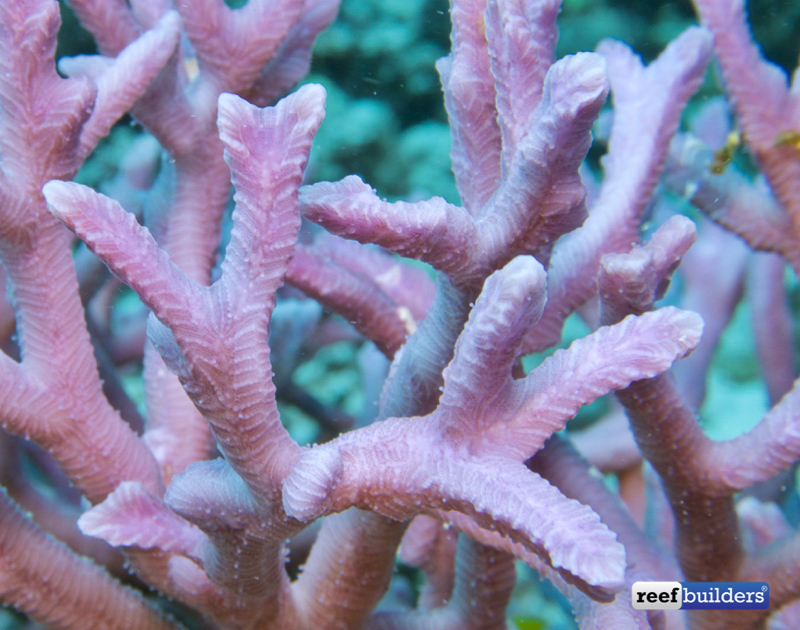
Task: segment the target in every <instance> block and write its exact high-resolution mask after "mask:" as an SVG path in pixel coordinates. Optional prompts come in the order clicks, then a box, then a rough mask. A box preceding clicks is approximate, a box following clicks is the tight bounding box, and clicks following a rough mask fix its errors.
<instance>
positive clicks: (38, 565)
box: [0, 490, 178, 630]
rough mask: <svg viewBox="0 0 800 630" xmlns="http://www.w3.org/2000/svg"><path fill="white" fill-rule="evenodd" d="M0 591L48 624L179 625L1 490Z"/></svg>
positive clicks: (133, 629)
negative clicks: (53, 535) (60, 539)
mask: <svg viewBox="0 0 800 630" xmlns="http://www.w3.org/2000/svg"><path fill="white" fill-rule="evenodd" d="M0 597H2V599H3V601H4V602H6V603H8V604H10V605H13V606H14V607H16V608H18V609H19V610H21V611H23V612H25V613H27V614H29V615H30V616H31V617H32V618H33V619H35V620H36V621H38V622H40V623H44V624H48V626H49V627H53V628H64V629H67V630H69V629H74V630H79V629H81V628H86V627H87V625H89V626H91V627H93V628H108V629H109V630H111V629H112V628H118V629H120V630H122V629H123V628H126V629H130V630H161V629H163V630H167V629H169V628H173V629H174V628H177V627H178V626H177V625H176V624H175V623H174V622H173V621H171V620H170V619H168V618H167V617H166V616H164V615H163V614H161V613H159V612H157V611H156V610H154V609H153V608H151V607H150V606H149V605H148V604H147V603H145V601H144V600H143V599H142V597H141V595H139V594H138V593H136V592H135V591H132V590H130V589H128V588H126V587H124V586H122V585H121V584H119V583H118V582H116V581H115V580H114V579H113V578H111V577H110V576H109V575H108V574H107V573H106V572H105V571H104V570H102V569H101V568H100V567H97V566H96V565H94V564H93V563H92V562H91V561H89V560H87V559H86V558H82V557H79V556H76V555H75V554H74V553H73V552H71V551H70V550H69V549H68V548H67V547H66V546H65V545H64V544H63V543H60V542H58V541H56V540H55V539H54V538H51V537H49V536H47V535H46V534H44V533H43V532H42V531H41V530H39V528H38V527H36V525H34V524H33V523H32V522H31V521H30V520H29V519H27V518H26V517H25V516H24V515H23V514H22V513H21V512H20V511H19V510H18V509H17V507H16V506H15V505H14V503H13V502H12V501H11V500H10V499H9V498H8V495H7V494H6V492H5V490H0Z"/></svg>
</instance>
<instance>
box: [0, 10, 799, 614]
mask: <svg viewBox="0 0 800 630" xmlns="http://www.w3.org/2000/svg"><path fill="white" fill-rule="evenodd" d="M696 5H697V6H696V8H697V11H698V14H699V16H700V21H701V24H702V25H701V26H692V27H690V28H688V29H687V30H686V31H684V32H683V34H681V35H680V36H678V37H677V38H676V39H675V40H674V41H672V42H671V43H670V44H669V45H668V46H667V47H666V49H665V50H664V51H663V52H662V53H661V54H660V56H659V57H658V58H657V59H655V60H654V61H653V62H652V63H650V64H649V65H645V64H644V63H643V62H642V60H641V59H640V58H639V57H638V56H637V55H636V54H635V53H634V52H633V51H632V50H631V49H630V48H629V47H628V46H627V45H626V44H623V43H622V42H619V41H605V42H603V43H601V44H600V45H599V47H598V49H597V52H581V53H577V54H574V55H568V56H565V57H563V58H561V59H557V58H556V52H555V50H556V42H557V40H558V27H557V17H558V14H559V11H560V9H561V6H560V2H559V1H557V0H452V2H451V20H452V36H451V40H452V50H451V52H450V54H449V55H447V56H445V57H443V58H442V59H440V60H439V62H438V63H437V65H436V68H437V70H438V72H439V74H440V77H441V84H442V87H443V91H444V103H445V107H446V111H447V115H448V119H449V124H450V134H451V143H452V144H451V154H450V156H451V160H452V170H453V174H454V176H455V183H456V187H457V190H458V195H459V197H460V203H454V202H450V201H446V200H445V199H443V198H441V197H433V198H430V199H425V200H419V198H418V197H416V199H417V200H415V201H388V200H385V199H383V198H381V197H380V196H379V195H378V193H377V192H376V191H375V190H373V188H372V187H371V186H370V185H369V184H368V183H365V182H364V181H363V180H362V179H361V178H360V177H358V176H356V175H351V176H347V177H345V178H343V179H341V180H340V181H336V182H317V183H308V182H310V181H311V180H312V179H313V178H314V164H313V160H310V155H311V150H312V145H313V143H314V139H315V136H316V134H317V131H318V129H319V128H320V125H321V124H322V121H323V118H324V117H325V108H326V90H325V88H323V87H322V86H321V85H318V84H315V83H308V84H305V85H302V86H301V87H299V88H296V84H298V82H299V81H300V80H301V79H303V77H304V76H305V75H306V74H307V73H308V70H309V66H310V61H311V50H312V45H313V43H314V40H315V38H316V37H317V35H318V34H319V33H320V32H322V31H323V29H325V28H326V27H327V26H328V25H329V24H330V23H331V22H332V21H333V20H334V18H335V16H336V12H337V10H338V0H274V1H268V0H249V1H248V2H246V3H245V4H244V6H242V7H239V8H231V7H230V6H228V5H227V4H226V3H225V2H223V0H181V1H180V2H175V3H174V4H173V3H172V2H170V0H132V1H130V2H128V1H127V0H72V2H71V7H72V10H74V12H75V14H76V15H77V17H78V19H79V20H80V22H81V23H82V24H83V26H84V27H85V28H86V29H87V30H88V31H90V32H91V34H92V35H93V37H94V39H95V41H96V43H97V47H98V50H99V52H98V54H96V55H85V56H78V57H72V58H62V59H57V58H56V36H57V33H58V31H59V28H60V17H59V16H60V12H59V4H58V3H57V2H55V0H0V263H1V265H0V280H1V281H2V283H3V285H4V286H5V289H6V291H5V298H4V299H3V301H2V304H0V349H2V352H0V426H2V433H0V486H2V487H0V603H1V604H2V605H4V606H7V607H11V608H13V609H16V611H18V612H19V613H20V614H21V615H24V616H25V617H26V618H27V619H28V620H30V621H29V623H30V624H39V625H38V627H47V628H65V629H76V630H78V629H84V630H85V629H87V628H91V629H103V628H108V629H119V630H123V629H140V628H141V629H143V630H144V629H156V628H159V629H160V628H165V629H166V628H187V629H189V628H198V629H209V630H212V629H219V630H222V629H236V630H239V629H241V630H245V629H253V630H256V629H265V630H266V629H273V630H304V629H307V630H311V629H330V630H359V629H370V630H375V629H393V630H406V629H407V630H412V629H423V628H425V629H433V630H437V629H441V630H456V629H466V630H493V629H496V630H502V629H505V628H509V627H517V626H516V623H517V621H519V623H520V624H522V625H524V624H526V623H534V622H533V621H530V620H527V621H526V619H525V618H522V617H520V618H519V619H517V620H512V619H511V618H509V614H508V610H509V603H510V602H511V599H512V590H513V589H514V587H515V583H517V577H516V573H517V571H518V569H519V568H520V567H521V566H522V564H523V563H524V564H526V565H528V566H529V567H531V568H532V569H533V570H535V571H536V572H538V574H539V575H540V576H541V577H543V578H546V579H548V580H550V582H551V583H552V585H553V586H554V587H555V589H557V590H558V591H560V592H561V594H562V595H563V596H564V601H566V602H568V603H569V605H570V612H571V613H572V615H573V616H574V618H575V620H576V622H577V623H578V625H579V626H580V627H581V628H583V629H587V630H588V629H593V628H597V629H608V630H611V629H614V630H616V629H625V628H640V629H642V628H654V629H657V628H670V629H676V630H677V629H680V628H692V629H709V630H712V629H748V628H761V627H767V626H768V627H770V628H783V627H795V626H796V624H797V623H798V618H800V617H799V616H798V610H800V609H798V603H797V602H798V600H800V545H798V540H800V535H798V533H797V532H796V530H795V529H794V527H793V525H792V519H793V518H795V517H796V515H795V516H792V513H791V511H790V510H789V508H786V507H781V501H783V502H784V504H785V503H786V501H785V500H784V499H785V498H786V494H787V487H788V488H789V489H788V492H789V493H793V492H794V491H795V490H794V486H793V480H792V470H793V467H794V464H795V462H796V461H797V460H798V459H800V403H798V402H797V401H798V399H799V398H800V385H798V386H796V385H794V384H793V380H794V376H795V374H794V359H793V351H792V345H793V342H792V339H791V334H792V330H791V315H790V312H789V310H788V306H787V299H786V293H785V289H784V281H783V278H784V266H785V264H786V263H788V265H789V266H791V267H792V268H793V269H794V272H795V273H798V272H800V189H799V188H798V186H800V179H798V177H800V149H799V147H800V105H799V104H798V99H797V90H798V86H797V85H793V86H792V87H789V86H788V84H787V80H786V76H785V74H784V73H783V71H782V70H780V69H778V68H777V67H776V66H774V65H772V64H771V63H769V62H767V61H765V60H764V59H763V57H762V56H761V53H760V51H759V50H758V48H757V47H756V46H755V44H754V43H753V42H752V39H751V36H750V33H749V29H748V25H747V20H746V14H745V11H744V6H743V4H742V0H696ZM713 55H716V58H717V61H718V62H719V65H720V67H721V70H722V72H721V74H722V76H723V78H724V85H725V89H726V90H727V94H728V98H729V103H726V102H724V101H723V100H721V99H719V100H711V101H709V102H708V103H707V104H704V105H703V106H702V107H701V108H700V109H699V111H696V112H694V113H693V115H692V116H691V117H690V118H689V119H688V120H689V122H688V124H687V125H685V127H686V130H685V131H682V130H681V119H682V116H683V113H684V108H685V106H686V105H687V103H688V102H689V99H690V98H691V97H692V95H693V94H694V93H695V92H696V91H697V90H698V89H699V88H700V86H701V84H702V83H703V80H704V76H705V71H706V67H707V65H708V63H709V61H710V60H711V59H712V56H713ZM731 112H733V113H734V115H735V124H736V125H737V127H738V128H739V129H740V131H741V134H740V135H741V137H742V138H743V143H744V146H745V147H746V150H747V151H748V152H749V154H750V156H751V158H752V168H751V170H750V171H749V172H748V171H747V169H746V168H745V167H742V166H741V165H740V164H739V163H737V162H736V161H735V160H732V159H730V158H729V159H723V158H722V157H720V156H724V155H726V153H725V151H728V152H729V153H730V147H726V146H725V143H726V138H727V137H728V133H729V132H730V130H731V115H732V114H731ZM126 114H128V115H130V116H131V117H132V119H133V120H135V121H136V122H137V123H138V124H139V125H141V127H143V128H144V129H145V130H146V131H147V134H148V135H146V136H144V135H143V136H142V137H140V138H139V139H138V140H137V141H135V142H134V143H133V144H132V145H131V148H130V153H129V155H128V156H127V157H126V158H124V160H123V162H122V163H121V164H120V165H119V172H118V175H117V177H116V180H115V185H114V186H113V187H112V186H110V185H109V186H107V187H105V188H104V189H103V190H104V191H105V192H107V193H109V194H104V193H102V192H99V191H97V190H95V189H93V188H92V187H89V186H85V185H82V184H79V183H76V182H74V181H72V180H74V179H75V177H76V175H77V174H78V172H79V169H80V168H81V166H82V165H83V164H84V163H85V162H86V160H87V158H89V156H90V155H91V154H92V152H93V151H94V150H95V149H96V148H97V147H98V144H99V143H100V141H101V140H102V139H103V138H104V137H105V136H106V135H108V134H109V133H110V131H111V130H112V128H113V127H114V126H115V124H117V122H118V121H120V119H121V118H122V117H123V116H125V115H126ZM598 120H599V121H600V122H598ZM609 121H610V123H609ZM334 124H335V121H334ZM602 128H605V130H606V131H605V132H601V133H600V134H599V135H600V136H601V138H600V140H596V139H595V138H594V133H593V130H597V129H602ZM593 143H595V145H602V146H604V147H605V155H604V156H603V157H602V160H601V166H598V165H597V163H596V159H595V158H593V157H592V156H590V155H589V151H590V149H591V148H592V146H593ZM156 144H157V145H158V148H156ZM742 150H744V149H742ZM756 167H757V169H758V171H759V173H758V174H754V173H755V171H756ZM112 191H113V192H112ZM668 191H669V193H670V194H668ZM680 198H683V200H684V201H687V200H688V202H690V203H691V204H693V205H694V206H695V207H696V208H697V209H699V210H700V211H702V213H703V214H701V213H699V212H695V213H694V214H693V216H695V218H696V221H697V223H695V222H694V221H692V220H691V219H689V218H687V217H686V216H684V215H685V214H686V213H685V212H684V213H683V214H681V213H680V211H679V210H680V202H681V199H680ZM684 206H688V204H686V203H684ZM719 226H722V227H719ZM723 228H724V229H723ZM733 235H736V236H733ZM742 241H744V243H746V245H745V244H744V243H743V242H742ZM750 248H752V249H754V250H761V251H766V252H772V253H771V254H755V253H753V252H752V251H751V249H750ZM404 258H405V259H416V260H418V261H422V262H423V263H427V265H428V269H429V270H430V273H427V272H425V271H422V270H421V269H420V267H419V266H414V265H412V264H410V263H409V262H408V261H407V260H404ZM98 260H99V261H102V263H103V265H101V264H100V263H98ZM784 261H785V263H784ZM745 278H746V279H745ZM674 279H677V282H672V281H673V280H674ZM671 283H672V284H673V285H677V286H673V287H670V285H671ZM745 284H746V286H747V292H746V293H747V299H748V301H749V302H750V304H751V308H752V309H753V313H755V314H757V315H758V316H757V317H756V316H754V317H753V321H754V329H755V331H754V334H755V336H756V339H757V343H758V350H759V353H760V356H759V358H760V360H761V363H762V365H763V379H764V382H765V384H766V388H767V390H768V392H769V396H770V402H771V409H770V410H769V411H768V412H767V413H766V414H765V415H764V416H763V418H761V419H760V420H758V419H754V422H753V424H754V427H753V428H752V429H751V430H750V431H749V432H748V433H746V434H744V435H741V436H739V437H734V438H732V439H728V440H723V441H714V440H712V439H711V438H710V437H708V436H707V435H706V433H705V432H704V430H703V428H702V427H701V424H700V422H699V419H698V412H697V409H699V407H700V406H701V404H702V403H703V399H704V397H705V383H706V382H707V379H708V377H709V371H710V363H711V360H712V356H713V353H714V350H715V348H716V347H717V345H718V344H719V343H720V338H721V335H722V331H723V329H724V328H725V327H726V325H727V324H728V322H729V321H730V319H731V318H732V317H733V312H734V309H735V308H736V306H737V304H738V303H739V301H740V299H741V298H742V295H743V289H742V287H743V286H744V285H745ZM122 285H127V287H128V289H127V290H128V291H132V292H133V293H135V295H136V296H138V300H139V301H140V302H139V305H138V306H137V307H136V308H135V310H136V312H137V313H138V315H134V316H133V317H132V319H133V320H134V321H133V322H132V323H131V324H130V326H129V327H128V329H125V328H122V329H121V328H120V327H119V325H115V324H114V323H113V322H112V319H113V315H112V313H113V311H114V309H117V308H121V307H120V306H119V302H120V298H119V297H118V296H119V295H120V291H122ZM660 301H662V302H663V303H662V304H658V303H659V302H660ZM323 307H324V309H325V311H324V312H323ZM573 315H577V316H579V317H580V318H581V319H582V320H583V322H584V323H585V326H586V328H587V332H586V334H585V335H584V336H582V337H579V338H577V339H576V340H574V341H573V342H572V343H571V344H569V346H568V347H562V348H561V349H557V350H555V351H554V352H551V353H549V354H548V356H547V357H546V358H543V359H542V360H539V362H538V364H537V365H535V367H530V365H529V363H528V360H527V357H528V356H529V355H532V354H533V353H538V352H541V351H544V350H549V349H553V348H554V347H555V346H557V345H558V344H559V343H560V342H561V340H562V337H563V336H564V326H565V322H566V321H567V319H568V318H569V317H570V316H573ZM337 316H338V317H337ZM339 340H345V341H348V342H349V343H350V344H352V345H356V344H357V345H360V346H361V350H360V353H359V361H360V362H361V365H362V379H363V381H364V389H365V390H370V391H373V392H378V391H380V395H379V397H378V395H377V394H375V395H376V404H375V406H374V408H373V407H371V406H369V405H367V406H366V407H365V414H364V415H363V417H361V418H358V419H355V418H352V417H349V416H347V415H346V414H343V413H341V412H340V411H337V410H335V409H331V408H330V407H327V406H326V405H325V404H323V403H321V402H320V401H318V400H316V399H315V398H314V396H313V395H312V394H310V393H309V392H307V391H304V389H303V388H302V387H301V386H300V385H298V383H297V382H296V379H295V378H294V374H295V373H296V372H295V369H296V368H297V367H298V366H299V365H300V364H301V363H303V362H304V361H306V358H304V355H305V353H310V354H313V353H314V352H316V351H317V350H320V349H321V348H325V347H327V346H330V345H331V343H332V342H334V341H339ZM564 345H566V344H564ZM695 349H696V352H694V351H695ZM693 352H694V354H692V353H693ZM690 355H691V356H690ZM523 358H525V361H523ZM540 359H541V357H540ZM130 364H134V365H137V366H142V367H141V372H142V379H141V381H142V382H143V385H142V387H143V393H142V395H141V396H142V399H143V409H144V410H145V411H144V413H141V410H140V409H139V408H137V405H136V404H135V403H134V402H133V401H132V399H131V394H130V393H129V390H126V389H125V388H124V387H123V386H122V382H121V381H122V379H123V376H124V374H125V373H126V370H127V371H129V370H128V368H126V366H128V367H129V366H130ZM673 364H674V367H673ZM523 365H525V366H526V368H523ZM607 395H609V396H607ZM604 397H606V400H607V401H611V402H610V403H609V404H608V405H607V412H606V413H605V414H604V415H602V417H600V418H599V419H597V420H596V421H595V422H594V423H593V424H592V425H591V426H589V427H588V428H584V429H575V428H573V427H572V425H570V426H569V427H568V422H569V421H570V420H572V419H573V418H575V416H576V414H578V412H579V410H581V408H582V407H584V406H586V405H588V404H590V403H592V402H594V401H596V400H598V399H601V398H604ZM279 402H281V403H285V402H290V403H292V404H294V405H296V406H298V407H300V408H302V409H304V410H305V412H306V413H307V414H308V415H310V416H311V417H312V418H313V419H315V420H316V421H317V425H318V426H317V441H318V443H314V444H310V445H303V444H301V443H300V442H298V440H297V439H296V437H295V436H294V435H293V434H292V432H291V431H290V429H291V428H292V427H291V426H289V425H290V424H291V423H290V422H289V421H287V419H286V417H284V415H285V413H284V411H283V409H284V407H280V408H279ZM598 471H601V472H602V473H605V475H606V477H607V478H608V479H613V480H614V483H615V484H616V486H617V487H618V490H616V489H612V486H614V484H611V483H604V482H603V480H602V477H601V476H600V474H599V473H598ZM795 521H796V518H795ZM398 554H399V556H400V559H401V560H402V561H403V562H404V563H405V565H406V569H404V570H409V571H410V570H411V569H412V568H416V576H417V580H418V582H419V583H420V587H419V591H418V592H417V593H414V594H411V595H409V594H408V593H404V592H403V591H402V584H401V583H400V581H399V580H393V576H394V574H395V573H396V567H397V557H398ZM518 561H521V562H518ZM640 580H656V581H658V580H661V581H663V580H686V581H726V582H728V581H748V580H749V581H764V582H768V583H769V584H770V599H769V608H768V609H766V610H747V611H693V612H691V613H687V612H685V611H684V612H682V611H645V610H638V609H634V607H633V605H632V602H631V594H630V588H631V585H632V584H633V582H635V581H640ZM406 584H408V582H406ZM527 614H528V615H529V616H530V615H531V614H535V613H527ZM523 617H524V615H523ZM20 623H23V622H20ZM28 627H37V626H34V625H30V626H28ZM526 627H527V626H526Z"/></svg>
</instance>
